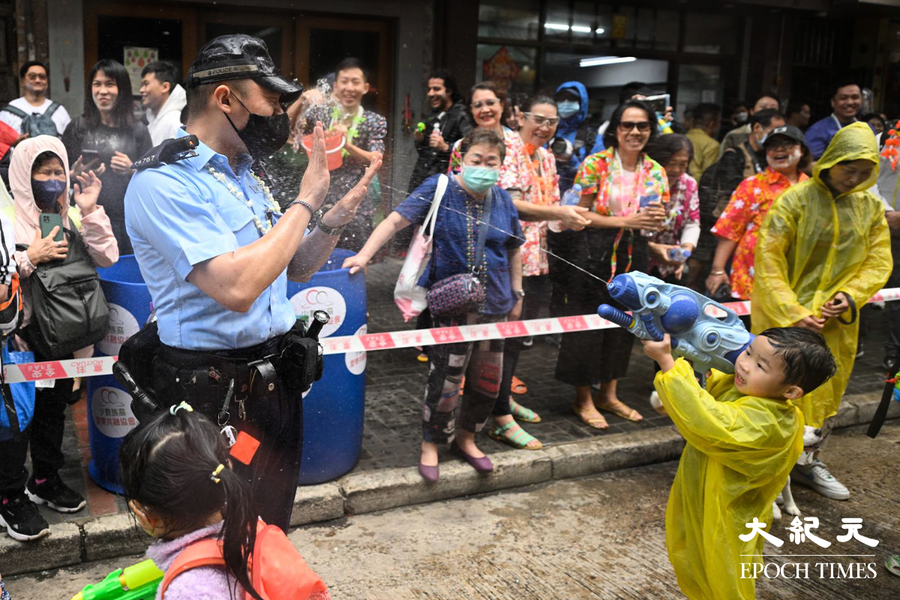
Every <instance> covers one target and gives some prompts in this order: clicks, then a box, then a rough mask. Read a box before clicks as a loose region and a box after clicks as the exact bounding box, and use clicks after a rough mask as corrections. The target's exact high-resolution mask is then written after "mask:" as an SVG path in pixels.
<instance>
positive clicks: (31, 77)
mask: <svg viewBox="0 0 900 600" xmlns="http://www.w3.org/2000/svg"><path fill="white" fill-rule="evenodd" d="M19 79H20V82H19V85H20V89H21V90H22V92H23V95H22V97H21V98H16V99H15V100H13V101H11V102H10V103H9V104H8V105H7V106H5V107H3V108H2V109H0V121H3V122H4V123H6V124H7V125H9V126H10V127H12V128H13V129H15V130H16V131H18V132H19V133H33V132H28V131H23V127H22V122H23V121H24V120H25V119H26V118H28V117H29V116H32V115H34V116H40V115H43V114H44V113H46V112H47V111H48V110H49V111H51V112H50V113H49V114H50V118H51V119H52V121H53V124H54V125H56V131H57V134H58V135H62V133H63V131H65V130H66V127H67V126H68V124H69V121H71V120H72V119H71V117H69V113H68V112H66V109H65V107H64V106H62V105H61V104H59V103H58V102H53V101H52V100H50V99H49V98H47V96H46V94H47V83H48V79H49V77H48V74H47V67H46V65H44V64H43V63H41V62H38V61H36V60H32V61H29V62H27V63H25V64H24V65H22V68H21V69H19ZM44 133H49V130H48V131H46V132H44Z"/></svg>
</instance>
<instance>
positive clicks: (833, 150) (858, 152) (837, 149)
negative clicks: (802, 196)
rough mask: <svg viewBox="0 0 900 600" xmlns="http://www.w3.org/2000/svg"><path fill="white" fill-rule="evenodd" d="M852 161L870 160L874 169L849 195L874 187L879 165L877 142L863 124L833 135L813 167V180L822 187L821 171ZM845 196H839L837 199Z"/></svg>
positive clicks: (867, 127) (854, 124)
mask: <svg viewBox="0 0 900 600" xmlns="http://www.w3.org/2000/svg"><path fill="white" fill-rule="evenodd" d="M852 160H870V161H872V162H873V163H875V169H873V170H872V176H871V177H869V178H868V179H867V180H865V181H864V182H862V183H861V184H859V185H858V186H856V187H855V188H853V190H851V191H850V192H849V193H850V194H854V193H856V192H861V191H863V190H867V189H869V188H870V187H872V186H873V185H875V181H876V180H877V179H878V169H879V165H880V164H881V161H880V160H879V156H878V142H877V141H876V140H875V134H874V133H872V128H871V127H869V126H868V125H867V124H865V123H853V124H851V125H847V126H846V127H844V128H843V129H841V130H840V131H838V132H837V133H836V134H834V137H833V138H831V143H830V144H828V147H827V148H826V149H825V153H824V154H823V155H822V158H820V159H819V160H818V162H816V166H815V167H813V178H814V179H815V180H816V181H818V182H820V183H822V185H824V182H823V181H822V171H826V170H828V169H830V168H831V167H833V166H835V165H836V164H838V163H842V162H848V161H852ZM845 195H846V194H841V195H840V196H838V197H839V198H840V197H842V196H845Z"/></svg>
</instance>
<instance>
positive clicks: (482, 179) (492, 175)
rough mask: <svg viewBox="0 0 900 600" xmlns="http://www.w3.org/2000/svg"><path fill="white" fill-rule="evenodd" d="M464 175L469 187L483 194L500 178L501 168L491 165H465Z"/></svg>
mask: <svg viewBox="0 0 900 600" xmlns="http://www.w3.org/2000/svg"><path fill="white" fill-rule="evenodd" d="M462 177H463V181H464V182H465V184H466V187H467V188H469V189H470V190H472V191H473V192H475V193H476V194H483V193H485V192H486V191H488V190H489V189H491V188H492V187H493V186H494V184H496V183H497V180H498V179H500V170H499V169H491V168H490V167H469V166H463V170H462Z"/></svg>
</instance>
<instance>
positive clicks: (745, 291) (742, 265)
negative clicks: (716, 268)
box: [710, 167, 809, 300]
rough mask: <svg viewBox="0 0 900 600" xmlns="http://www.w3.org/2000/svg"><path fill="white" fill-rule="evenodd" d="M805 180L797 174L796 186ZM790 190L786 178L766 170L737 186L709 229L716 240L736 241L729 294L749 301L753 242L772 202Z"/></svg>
mask: <svg viewBox="0 0 900 600" xmlns="http://www.w3.org/2000/svg"><path fill="white" fill-rule="evenodd" d="M807 179H809V177H807V176H806V175H805V174H804V173H800V178H799V179H798V180H797V183H800V182H801V181H806V180H807ZM789 187H791V182H790V181H789V180H788V178H787V177H785V176H784V175H782V174H781V173H779V172H778V171H775V170H774V169H772V168H771V167H766V170H765V171H763V172H762V173H758V174H756V175H754V176H752V177H748V178H747V179H745V180H744V181H742V182H741V184H740V185H739V186H738V187H737V189H736V190H735V191H734V194H732V196H731V200H729V201H728V206H726V207H725V211H724V212H723V213H722V216H721V217H719V220H718V221H716V224H715V225H714V226H713V228H712V229H711V230H710V231H711V232H712V233H714V234H716V235H717V236H719V237H722V238H725V239H726V240H731V241H732V242H737V244H738V246H737V248H736V249H735V251H734V255H733V256H732V258H731V295H732V296H734V297H735V298H739V299H741V300H749V299H750V294H751V292H752V291H753V261H754V260H755V258H756V241H757V237H758V235H759V228H760V227H762V224H763V220H764V219H765V218H766V213H767V212H769V208H770V207H771V206H772V202H774V201H775V199H776V198H777V197H778V196H780V195H781V193H782V192H783V191H784V190H786V189H788V188H789Z"/></svg>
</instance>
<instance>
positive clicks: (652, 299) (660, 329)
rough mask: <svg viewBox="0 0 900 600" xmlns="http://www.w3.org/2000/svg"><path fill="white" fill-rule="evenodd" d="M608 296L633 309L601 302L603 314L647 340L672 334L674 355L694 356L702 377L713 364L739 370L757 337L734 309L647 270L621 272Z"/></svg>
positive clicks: (612, 282) (727, 369)
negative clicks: (738, 364) (718, 314)
mask: <svg viewBox="0 0 900 600" xmlns="http://www.w3.org/2000/svg"><path fill="white" fill-rule="evenodd" d="M609 295H610V296H612V298H613V300H615V301H616V302H618V303H620V304H622V305H623V306H625V307H626V308H627V309H628V310H630V311H631V314H630V315H629V314H628V313H626V312H623V311H621V310H619V309H618V308H615V307H614V306H610V305H609V304H601V305H600V307H599V308H598V309H597V313H598V314H599V315H600V316H601V317H603V318H604V319H606V320H607V321H612V322H613V323H615V324H616V325H619V326H621V327H623V328H624V329H627V330H628V331H630V332H631V333H633V334H634V335H636V336H637V337H639V338H641V339H642V340H656V341H661V340H662V339H663V336H664V335H665V334H666V333H668V334H669V335H670V336H671V339H672V354H674V355H675V356H683V357H684V358H686V359H688V360H689V361H691V364H692V365H693V367H694V371H695V372H696V373H697V375H698V376H699V377H700V379H701V381H703V380H704V379H705V376H706V372H707V371H709V370H710V369H718V370H719V371H722V372H723V373H734V362H735V361H736V360H737V357H738V356H740V354H741V352H743V351H744V349H745V348H747V346H749V345H750V342H752V341H753V338H754V336H753V334H751V333H750V332H749V331H747V328H746V327H744V324H743V322H741V319H740V318H739V317H738V315H737V313H735V312H734V311H733V310H731V309H728V308H726V307H724V306H722V305H721V304H719V303H718V302H715V301H714V300H710V299H709V298H707V297H706V296H704V295H702V294H698V293H697V292H695V291H694V290H691V289H688V288H686V287H683V286H680V285H674V284H671V283H665V282H664V281H662V280H661V279H657V278H656V277H651V276H650V275H647V274H646V273H641V272H639V271H635V272H632V273H625V274H623V275H616V276H615V277H614V278H613V280H612V281H611V282H610V283H609ZM710 307H715V308H717V309H719V310H721V311H723V312H724V313H725V315H726V316H725V318H724V319H719V318H717V317H714V316H712V315H709V314H708V313H707V310H708V309H709V308H710Z"/></svg>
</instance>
